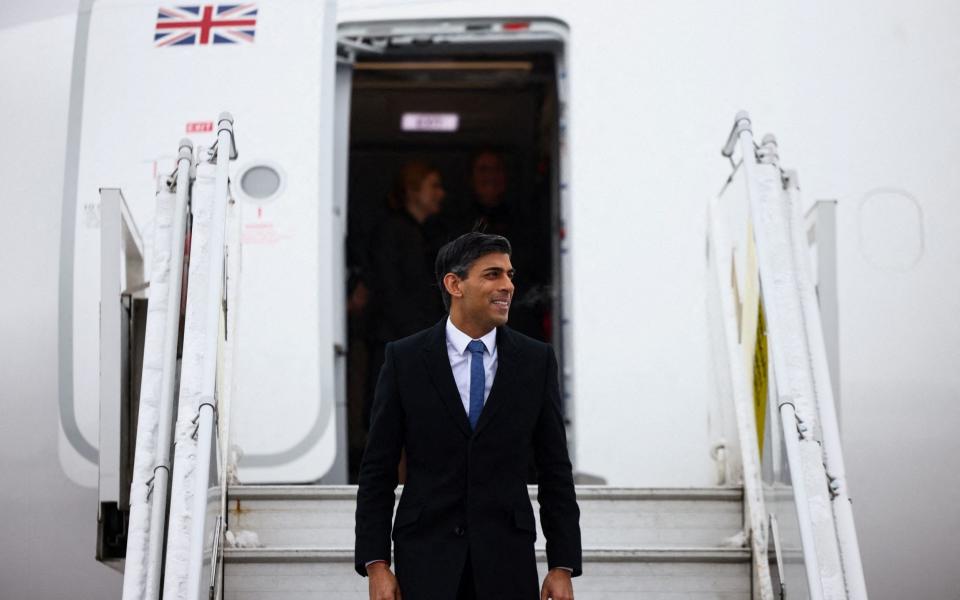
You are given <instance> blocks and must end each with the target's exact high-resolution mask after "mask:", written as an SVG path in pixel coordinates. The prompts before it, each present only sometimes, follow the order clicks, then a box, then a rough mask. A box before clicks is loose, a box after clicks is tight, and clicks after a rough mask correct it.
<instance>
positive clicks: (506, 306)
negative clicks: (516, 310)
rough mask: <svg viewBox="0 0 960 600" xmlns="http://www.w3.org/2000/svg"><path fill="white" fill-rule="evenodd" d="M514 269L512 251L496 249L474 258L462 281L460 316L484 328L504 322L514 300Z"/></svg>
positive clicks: (460, 286)
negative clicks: (500, 251) (511, 261)
mask: <svg viewBox="0 0 960 600" xmlns="http://www.w3.org/2000/svg"><path fill="white" fill-rule="evenodd" d="M513 272H514V271H513V265H512V264H511V263H510V255H509V254H501V253H499V252H494V253H492V254H486V255H484V256H481V257H480V258H478V259H477V260H475V261H474V263H473V264H472V265H471V266H470V270H469V271H468V272H467V277H466V279H461V280H459V288H460V291H461V292H462V294H463V295H462V296H461V297H460V298H459V304H460V309H461V311H460V312H461V315H462V316H463V317H464V318H466V319H468V320H469V321H471V322H472V323H475V324H477V325H479V326H482V327H483V328H484V329H488V328H489V329H493V328H494V327H499V326H501V325H505V324H506V322H507V317H508V316H509V313H510V302H511V300H512V299H513Z"/></svg>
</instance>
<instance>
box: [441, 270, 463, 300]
mask: <svg viewBox="0 0 960 600" xmlns="http://www.w3.org/2000/svg"><path fill="white" fill-rule="evenodd" d="M443 287H444V288H445V289H446V290H447V293H448V294H450V295H451V296H453V297H454V298H462V297H463V291H462V290H461V289H460V278H459V277H457V276H456V275H455V274H453V273H447V274H446V275H444V276H443Z"/></svg>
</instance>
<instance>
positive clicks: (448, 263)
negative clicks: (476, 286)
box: [436, 231, 513, 311]
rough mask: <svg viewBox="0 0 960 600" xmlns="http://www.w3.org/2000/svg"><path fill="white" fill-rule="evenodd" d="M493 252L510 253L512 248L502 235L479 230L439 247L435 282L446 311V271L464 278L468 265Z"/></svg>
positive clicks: (448, 296)
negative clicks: (444, 279)
mask: <svg viewBox="0 0 960 600" xmlns="http://www.w3.org/2000/svg"><path fill="white" fill-rule="evenodd" d="M494 252H498V253H501V254H512V253H513V249H512V248H511V247H510V242H509V240H507V238H505V237H503V236H502V235H491V234H489V233H481V232H479V231H471V232H470V233H465V234H463V235H461V236H460V237H458V238H457V239H455V240H453V241H452V242H448V243H446V244H445V245H444V246H443V247H442V248H440V251H439V252H437V262H436V274H437V284H438V285H439V286H440V295H441V297H442V298H443V306H444V307H445V308H446V309H447V311H449V310H450V293H449V292H447V288H446V286H444V285H443V278H444V277H446V275H447V273H453V274H454V275H456V276H457V277H459V278H461V279H466V277H467V273H468V272H469V271H470V266H471V265H473V263H474V262H475V261H476V260H477V259H478V258H480V257H481V256H486V255H487V254H492V253H494Z"/></svg>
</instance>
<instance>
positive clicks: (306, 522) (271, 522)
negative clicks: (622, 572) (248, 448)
mask: <svg viewBox="0 0 960 600" xmlns="http://www.w3.org/2000/svg"><path fill="white" fill-rule="evenodd" d="M356 494H357V488H356V486H266V485H263V486H235V487H232V488H230V491H229V498H230V501H229V510H230V516H229V523H230V528H231V529H232V530H234V531H239V530H250V531H254V532H256V533H257V535H258V536H259V540H260V543H261V544H262V545H264V546H266V547H293V546H300V547H311V546H316V545H318V544H323V545H324V546H327V547H341V548H342V547H352V546H353V540H354V534H353V527H354V513H355V510H356ZM536 495H537V491H536V487H535V486H531V487H530V499H531V502H532V503H533V507H534V513H535V514H536V515H537V531H538V534H537V547H538V548H543V545H544V543H545V541H544V537H543V532H542V530H541V529H540V523H539V510H538V508H539V507H538V504H537V501H536ZM398 498H399V491H398ZM577 501H578V503H579V505H580V511H581V517H580V527H581V531H582V537H583V545H584V547H593V548H639V547H710V546H716V545H719V544H720V543H721V541H722V540H723V539H725V538H727V537H729V536H731V535H733V534H734V533H736V532H737V531H739V530H740V528H741V526H742V520H743V516H742V491H741V490H740V489H739V488H615V487H608V486H577Z"/></svg>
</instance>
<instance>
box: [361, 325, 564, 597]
mask: <svg viewBox="0 0 960 600" xmlns="http://www.w3.org/2000/svg"><path fill="white" fill-rule="evenodd" d="M497 353H498V364H497V372H496V375H495V378H494V381H493V386H492V389H491V390H490V395H489V397H488V398H487V401H486V404H485V405H484V408H483V412H482V413H481V414H480V421H479V423H478V424H477V429H476V431H473V430H471V428H470V422H469V421H468V419H467V415H466V412H465V411H464V408H463V403H462V401H461V399H460V394H459V392H458V391H457V386H456V383H455V381H454V378H453V372H452V371H451V369H450V361H449V358H448V357H447V347H446V319H445V318H444V319H443V320H441V321H440V322H439V323H438V324H437V325H435V326H433V327H431V328H430V329H427V330H424V331H421V332H420V333H417V334H414V335H412V336H410V337H408V338H404V339H402V340H399V341H396V342H393V343H391V344H389V345H388V346H387V350H386V358H385V361H384V365H383V369H382V370H381V372H380V379H379V381H378V382H377V389H376V395H375V399H374V407H373V419H372V422H371V427H370V437H369V438H368V441H367V448H366V452H365V454H364V457H363V464H362V466H361V468H360V481H359V490H358V493H357V514H356V548H355V554H354V559H355V563H356V564H355V566H356V570H357V572H358V573H360V574H361V575H366V567H365V565H366V563H367V562H368V561H372V560H378V559H386V560H389V558H390V539H391V535H390V532H391V527H390V517H391V514H392V511H393V503H394V494H395V488H396V486H397V463H398V461H399V459H400V450H401V448H406V454H407V480H406V484H405V486H404V489H403V494H402V497H401V498H400V504H399V506H398V507H397V513H396V519H395V522H394V524H393V536H392V537H393V540H394V546H395V562H396V565H395V567H396V573H397V577H398V579H399V581H400V588H401V592H402V594H403V597H404V600H447V599H452V598H455V597H456V593H457V586H458V584H459V581H460V576H461V574H462V572H463V568H464V565H465V560H466V557H467V553H468V551H469V556H470V559H471V563H472V568H473V573H474V579H475V583H476V588H477V595H478V597H479V598H484V599H491V600H508V599H513V598H517V599H524V600H532V599H536V598H538V597H539V596H538V594H539V581H538V576H537V566H536V557H535V554H534V547H533V544H534V541H535V540H536V535H537V534H536V523H535V520H534V516H533V508H532V506H531V503H530V498H529V495H528V493H527V485H526V483H527V472H528V467H529V464H530V459H531V458H533V460H534V462H535V464H536V467H537V473H538V485H539V493H538V500H539V502H540V520H541V524H542V527H543V532H544V535H545V536H546V538H547V561H548V565H549V567H550V568H553V567H558V566H561V567H569V568H571V569H573V575H574V576H577V575H579V574H580V573H581V547H580V525H579V520H580V509H579V507H578V506H577V500H576V494H575V491H574V486H573V476H572V472H571V466H570V459H569V457H568V455H567V444H566V435H565V433H564V425H563V418H562V415H561V410H560V395H559V387H558V380H557V361H556V357H555V356H554V353H553V349H552V348H551V347H550V346H549V345H547V344H544V343H542V342H538V341H535V340H533V339H530V338H528V337H526V336H523V335H521V334H519V333H516V332H514V331H512V330H510V329H509V328H507V327H501V328H499V329H498V331H497Z"/></svg>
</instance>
